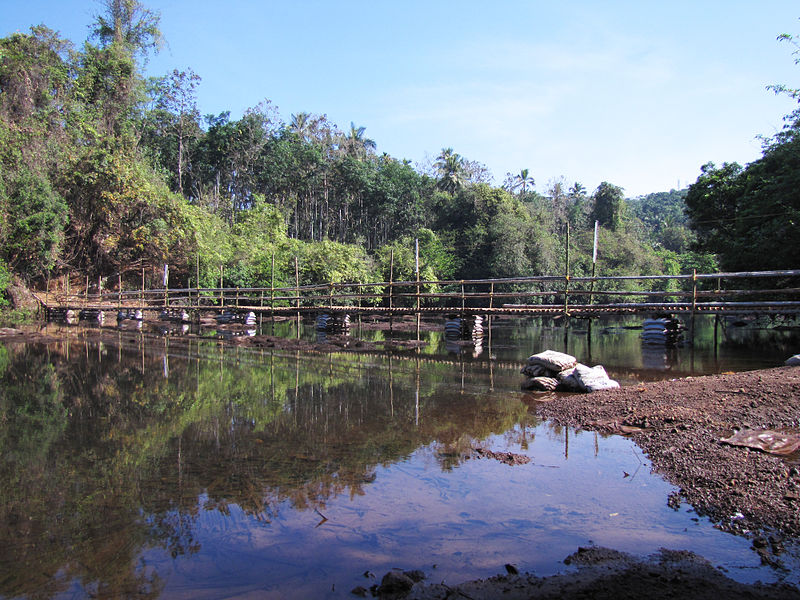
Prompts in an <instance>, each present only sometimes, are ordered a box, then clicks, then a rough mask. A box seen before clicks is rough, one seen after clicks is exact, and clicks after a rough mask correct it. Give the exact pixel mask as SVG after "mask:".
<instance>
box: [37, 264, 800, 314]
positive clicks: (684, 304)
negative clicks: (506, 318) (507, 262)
mask: <svg viewBox="0 0 800 600" xmlns="http://www.w3.org/2000/svg"><path fill="white" fill-rule="evenodd" d="M798 283H800V270H785V271H758V272H746V273H742V272H738V273H708V274H699V273H693V274H691V275H638V276H617V277H570V276H538V277H516V278H506V279H474V280H463V281H419V280H417V281H388V282H376V283H329V284H320V285H303V286H301V285H299V281H298V280H296V282H295V285H294V286H292V287H274V286H271V287H252V288H231V287H219V288H190V287H186V288H159V289H145V287H144V286H142V287H140V288H139V289H130V290H126V289H123V285H122V282H121V280H120V282H119V284H118V286H117V289H116V290H112V291H103V290H102V289H101V290H99V291H98V292H97V293H93V294H90V293H89V291H88V285H87V287H86V289H84V290H83V292H82V293H71V292H70V291H69V290H66V291H65V290H60V291H58V292H53V291H51V290H49V289H48V290H47V291H46V292H44V293H40V294H37V298H38V299H39V301H40V303H41V305H42V307H43V308H44V309H45V312H46V313H47V315H48V317H49V318H52V317H53V316H56V315H59V314H60V315H62V316H63V315H65V314H67V313H68V312H69V311H75V312H76V313H77V312H80V311H84V312H85V313H92V312H93V313H94V314H97V313H98V312H103V311H125V313H126V315H130V314H131V311H134V312H135V311H138V310H141V311H143V312H144V313H145V318H148V314H150V315H152V314H156V315H158V316H161V317H162V318H165V319H167V320H194V319H199V318H200V314H201V313H216V314H219V313H221V312H223V311H227V312H228V313H233V314H236V313H249V312H253V313H255V314H259V315H262V316H268V315H273V316H280V315H299V314H301V313H317V312H321V311H325V312H328V313H351V314H374V315H386V316H395V315H398V316H399V315H421V314H448V313H455V314H461V315H487V316H488V315H516V316H544V315H549V316H565V315H566V316H577V317H592V316H600V315H610V314H617V315H619V314H642V313H645V314H650V313H670V314H687V315H694V314H732V315H733V314H787V315H797V314H800V287H798Z"/></svg>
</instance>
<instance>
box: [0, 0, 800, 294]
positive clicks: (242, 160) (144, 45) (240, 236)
mask: <svg viewBox="0 0 800 600" xmlns="http://www.w3.org/2000/svg"><path fill="white" fill-rule="evenodd" d="M91 31H92V35H91V37H90V39H89V40H87V41H85V42H84V43H83V45H82V46H80V47H76V46H75V45H74V44H73V43H72V42H70V41H69V40H65V39H63V38H61V37H60V36H59V34H58V33H56V32H54V31H52V30H50V29H48V28H47V27H46V26H44V25H39V26H35V27H32V28H31V29H30V31H29V32H28V33H14V34H12V35H10V36H8V37H6V38H2V39H0V166H1V167H2V168H1V170H0V285H5V284H6V283H4V282H7V281H8V280H9V277H10V275H11V274H14V275H16V276H18V277H20V278H22V279H23V280H25V281H26V282H28V283H29V284H31V285H41V284H42V283H43V282H44V281H45V280H49V279H54V280H58V279H59V278H61V279H63V278H64V277H65V276H67V275H70V274H80V278H81V279H82V278H83V277H84V276H87V277H91V279H92V281H96V280H97V279H98V278H100V279H102V278H108V280H109V285H110V286H111V285H113V284H115V283H116V280H117V277H118V275H119V276H120V277H121V278H122V279H123V281H125V280H129V281H138V280H139V279H140V277H141V272H142V270H144V271H145V272H146V273H147V275H148V277H149V278H152V279H155V277H156V274H157V273H160V272H161V270H162V268H163V264H164V263H169V265H170V276H171V280H172V281H173V283H186V284H191V285H197V284H198V283H199V284H200V285H209V286H210V285H217V284H219V278H220V273H222V274H223V277H224V284H225V285H230V286H235V285H240V286H256V285H269V284H270V282H271V281H273V280H274V282H275V285H281V284H288V283H289V282H290V281H293V279H294V273H295V271H294V268H295V267H294V264H295V258H297V261H298V264H299V265H300V267H299V268H300V272H301V276H302V281H303V283H312V282H314V283H317V282H336V281H380V280H385V279H387V278H388V275H389V260H390V258H389V257H390V256H396V257H397V261H398V263H397V268H398V269H400V272H401V273H402V270H403V269H406V270H407V269H408V268H409V265H408V264H404V263H403V258H402V257H403V256H405V257H406V258H405V260H406V263H407V262H408V256H410V254H409V253H410V252H412V251H413V246H414V240H419V241H420V248H421V252H420V258H421V269H423V270H424V272H425V278H430V279H435V278H439V279H446V278H465V279H466V278H477V277H488V276H493V277H502V276H520V275H535V274H555V273H559V272H563V264H564V255H565V243H566V240H567V229H568V228H569V230H570V231H571V237H570V238H569V239H570V253H571V257H572V258H571V266H570V269H571V272H572V273H573V274H575V275H582V274H588V273H590V271H591V254H592V242H593V229H594V222H595V221H597V222H598V223H599V225H600V228H601V235H600V263H599V265H598V269H599V271H598V274H605V275H611V274H657V273H668V274H675V273H678V272H687V271H691V269H692V268H698V267H703V268H706V269H713V268H714V267H715V266H716V262H715V261H716V258H715V257H719V261H720V263H721V264H722V265H724V266H725V267H726V268H748V269H754V268H788V267H791V266H794V264H793V263H794V262H796V261H793V257H792V255H791V254H792V248H794V247H797V246H798V241H800V240H798V218H800V200H798V198H799V197H800V196H799V194H800V192H799V191H798V190H800V186H798V185H797V184H798V183H800V182H798V177H800V176H798V173H800V169H798V166H800V165H798V161H800V138H799V137H798V131H799V130H800V129H799V128H800V125H799V124H798V123H800V120H799V119H798V117H797V115H795V116H794V118H793V119H792V120H790V121H789V124H788V125H787V128H786V130H785V131H784V132H783V133H781V134H779V135H778V136H776V137H775V138H773V139H771V140H768V141H767V143H765V148H764V156H763V157H762V158H761V159H759V160H758V161H756V162H754V163H753V164H751V165H748V166H747V167H744V168H743V167H740V166H739V165H736V164H727V163H726V164H724V165H723V166H722V167H719V168H717V167H716V166H714V165H713V164H711V163H709V164H708V165H706V166H704V167H703V172H702V174H701V176H700V177H699V178H698V180H697V182H696V183H695V184H693V185H692V186H690V188H689V189H688V191H687V190H680V191H676V190H672V191H670V192H662V193H656V194H651V195H648V196H644V197H639V198H626V197H625V196H624V190H623V189H622V188H620V187H619V186H616V185H614V184H612V183H610V182H603V183H601V184H600V186H598V188H597V189H596V190H594V191H593V192H590V191H589V190H587V189H586V188H585V187H584V186H583V185H582V184H581V183H580V182H567V181H565V180H564V179H563V178H560V177H554V178H552V179H550V180H549V181H548V183H547V184H546V185H545V186H543V187H544V188H545V189H546V191H545V193H543V194H540V193H538V192H537V191H536V190H535V187H534V184H535V181H534V178H533V174H532V172H531V171H529V169H527V168H525V169H521V170H520V171H519V173H518V174H512V173H509V174H507V175H506V178H505V181H504V182H503V184H502V185H500V186H494V185H493V184H492V177H491V175H490V174H489V173H488V171H487V169H486V168H485V167H484V166H483V165H482V164H481V163H480V162H478V161H476V160H471V159H468V158H466V157H463V156H461V155H459V154H458V153H457V152H456V151H455V150H454V149H452V148H449V147H445V148H443V149H442V151H441V153H440V154H439V155H438V156H437V157H436V159H435V162H434V163H433V164H432V165H431V166H430V167H429V168H427V169H425V168H419V167H415V166H414V165H412V164H411V163H410V162H409V161H407V160H403V159H399V158H395V157H392V156H389V155H388V154H385V153H383V154H378V153H377V152H376V147H377V145H376V142H375V141H374V140H372V139H370V138H369V137H368V134H367V131H366V128H365V127H364V126H360V125H357V124H356V122H351V123H350V124H349V127H347V128H344V129H340V128H339V127H337V125H336V124H334V123H331V122H330V121H329V120H328V119H327V117H326V116H325V115H317V114H310V113H307V112H297V113H294V114H292V115H290V117H289V118H288V119H283V118H282V117H281V115H280V114H279V112H278V110H277V108H276V107H274V106H273V105H272V104H271V103H270V102H269V101H264V102H261V103H260V104H257V105H255V106H253V107H252V108H250V109H248V110H247V111H245V113H244V114H243V115H242V116H241V117H240V118H238V119H237V118H232V117H231V113H230V112H222V113H220V114H215V115H212V114H207V115H202V114H201V113H200V109H199V107H198V104H197V90H198V86H200V85H201V84H202V82H201V78H200V76H199V75H198V74H196V73H195V72H194V71H193V70H192V69H190V68H186V69H182V70H181V69H174V70H173V71H171V72H169V73H166V74H164V75H163V76H161V77H155V78H153V77H151V78H147V77H145V75H144V69H143V61H144V59H145V58H146V56H147V55H148V53H150V52H153V51H156V50H157V49H158V48H159V47H160V45H161V43H162V42H163V40H162V36H161V32H160V31H159V21H158V15H157V14H155V13H153V12H151V11H150V10H148V9H147V8H146V7H145V6H144V5H143V4H142V3H140V2H139V1H138V0H105V1H104V2H103V11H102V13H101V14H100V15H98V17H97V18H96V21H95V23H93V25H92V27H91ZM782 91H783V92H784V93H792V91H791V90H788V91H787V90H786V89H785V88H784V89H783V90H782ZM795 93H796V92H795ZM762 217H763V218H762ZM748 249H750V251H748ZM273 257H274V264H275V267H274V272H273ZM198 265H199V269H198ZM198 272H199V275H200V277H199V282H198V281H197V275H196V273H198ZM405 276H408V274H406V275H405ZM273 278H274V279H273Z"/></svg>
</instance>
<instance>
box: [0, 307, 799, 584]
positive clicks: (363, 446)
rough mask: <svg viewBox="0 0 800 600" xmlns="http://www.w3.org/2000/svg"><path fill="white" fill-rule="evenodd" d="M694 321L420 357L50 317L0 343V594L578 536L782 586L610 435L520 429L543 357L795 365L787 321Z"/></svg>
mask: <svg viewBox="0 0 800 600" xmlns="http://www.w3.org/2000/svg"><path fill="white" fill-rule="evenodd" d="M700 321H701V322H699V323H697V327H696V331H695V334H694V344H692V345H684V346H681V347H678V348H673V349H670V350H666V349H664V348H650V347H646V346H643V345H642V343H641V340H640V339H639V332H638V331H637V330H635V329H630V328H629V327H633V326H635V325H636V322H635V321H632V320H615V321H595V322H593V323H592V326H591V331H589V327H588V326H587V324H586V323H584V322H573V323H571V324H570V325H569V327H568V328H564V327H563V326H560V324H559V323H557V322H552V321H548V320H544V321H542V320H495V321H494V322H493V323H492V324H491V339H489V337H490V336H489V331H488V329H489V327H488V323H486V324H484V332H483V333H484V335H483V338H482V339H481V340H479V341H480V343H478V344H475V343H473V341H472V336H471V335H466V336H465V337H466V338H467V339H466V340H462V341H461V342H459V343H455V342H454V340H452V339H447V338H446V337H445V335H444V332H443V329H437V330H434V331H423V332H422V333H421V338H422V339H423V340H424V341H426V342H427V345H426V346H424V347H423V348H422V349H421V350H420V351H419V352H417V351H409V350H405V351H399V352H394V353H386V352H380V353H347V352H341V353H334V354H318V353H313V352H311V353H300V352H296V351H281V350H268V349H258V350H256V349H252V348H247V347H242V346H232V345H228V344H226V343H218V341H217V340H216V339H214V336H213V335H210V334H209V335H208V336H207V337H186V336H179V335H167V336H161V335H157V334H155V333H150V332H147V331H135V330H134V331H117V330H114V329H112V328H106V329H105V331H104V333H103V335H100V333H99V331H98V330H97V329H91V328H82V327H66V328H61V327H57V326H52V325H50V326H48V327H47V328H46V330H45V333H48V334H50V335H53V336H56V337H57V338H58V339H59V341H58V342H51V343H47V344H18V343H14V344H12V343H8V344H5V345H2V346H0V382H1V384H2V404H0V456H1V457H2V459H1V461H2V462H1V463H0V500H2V501H1V502H0V532H2V533H0V535H1V536H2V539H0V548H1V549H2V550H0V596H2V597H4V598H14V597H36V598H49V597H52V598H80V597H86V596H101V597H129V596H131V597H159V596H163V597H170V598H220V597H241V598H249V597H253V598H256V597H258V598H263V597H274V598H292V597H296V598H309V597H314V598H350V597H352V595H351V594H350V590H351V589H353V588H354V587H356V586H359V585H360V586H363V587H366V588H369V587H370V586H371V585H373V584H374V583H378V582H379V580H380V577H381V576H382V575H383V573H385V572H386V571H387V570H389V569H390V568H393V567H399V568H403V569H420V570H422V571H423V572H424V573H425V574H426V576H427V578H428V580H429V581H432V582H441V581H444V582H447V583H457V582H459V581H462V580H465V579H472V578H477V577H486V576H490V575H493V574H496V573H499V572H502V571H503V566H504V565H505V564H506V563H511V564H514V565H516V566H517V568H518V569H519V570H520V571H529V572H534V573H536V574H537V575H548V574H553V573H557V572H563V571H565V570H568V569H569V568H568V567H566V566H565V565H564V564H563V559H564V558H565V557H566V556H567V555H568V554H570V553H572V552H574V551H575V550H576V549H577V548H578V547H579V546H585V545H589V544H598V545H603V546H609V547H612V548H615V549H617V550H622V551H627V552H632V553H634V554H636V555H647V554H650V553H653V552H655V551H657V550H658V549H659V548H661V547H667V548H673V549H688V550H692V551H695V552H697V553H699V554H701V555H703V556H704V557H706V558H707V559H709V560H710V561H712V563H713V564H715V565H717V566H720V567H721V568H724V569H726V571H727V573H728V575H730V576H731V577H734V578H736V579H739V580H742V581H753V580H758V579H760V580H762V581H774V580H779V579H781V580H786V581H794V582H796V581H797V575H796V574H794V575H792V574H791V573H787V572H781V571H773V570H769V569H767V568H765V567H762V566H761V565H760V561H759V558H758V556H757V555H756V554H755V553H754V552H753V551H752V549H751V547H750V541H749V540H747V539H744V538H740V537H735V536H732V535H730V534H726V533H723V532H720V531H719V530H717V529H715V528H714V527H713V525H712V524H711V523H709V522H708V521H707V520H706V519H704V518H700V517H698V516H697V515H695V514H694V513H693V512H692V510H691V508H690V507H688V506H685V505H684V506H682V507H681V508H680V509H679V510H673V509H671V508H668V506H667V502H666V501H667V496H668V495H669V493H670V492H672V491H674V488H673V486H671V485H670V484H669V483H668V482H666V481H664V480H663V479H661V478H660V477H658V476H655V475H653V474H651V473H650V466H649V462H648V460H647V458H646V457H645V456H643V455H642V453H641V451H640V450H639V449H638V448H637V447H636V446H635V445H634V444H632V443H631V442H630V441H629V440H627V439H625V438H621V437H617V436H602V435H598V434H595V433H592V432H578V431H573V430H569V429H566V428H561V427H557V426H554V425H552V424H550V423H547V422H542V421H541V420H540V419H539V418H538V417H537V405H538V403H539V401H540V400H542V399H550V398H549V397H543V396H537V395H535V394H530V393H523V392H521V391H520V383H521V378H522V376H521V375H520V374H519V368H520V367H521V366H522V364H523V363H524V361H525V359H526V358H527V356H528V355H529V354H530V353H532V352H538V351H540V350H543V349H547V348H551V349H554V350H560V351H564V350H566V351H568V352H570V353H571V354H573V355H575V356H577V357H578V359H579V360H580V361H581V362H585V363H587V364H603V365H605V366H606V368H607V370H608V371H609V373H610V374H611V375H612V377H616V378H618V379H620V380H621V381H622V382H623V383H631V382H633V381H643V380H652V379H662V378H667V377H675V376H681V375H686V374H702V373H708V372H722V371H729V370H740V369H747V368H758V367H768V366H777V365H779V364H781V363H782V362H783V360H785V358H786V357H788V356H789V355H791V354H794V353H796V352H797V333H796V330H791V329H788V330H783V329H776V328H775V327H774V324H770V323H749V324H748V325H747V326H744V327H738V326H734V325H733V324H731V323H728V324H726V325H725V327H723V326H722V325H721V324H719V323H717V324H716V333H715V325H714V321H713V319H706V320H702V319H700ZM739 325H741V324H739ZM264 328H265V329H266V328H269V330H270V331H271V332H273V333H279V334H282V335H286V336H298V335H299V336H300V337H302V338H307V339H316V338H318V337H319V336H320V335H323V336H324V334H321V332H318V331H316V329H315V328H314V326H313V323H311V324H305V325H301V327H300V331H299V332H298V330H297V324H296V323H291V322H287V323H278V324H276V325H274V326H272V325H267V324H264ZM292 328H294V329H292ZM354 329H355V326H354V327H353V328H352V329H351V335H355V331H354ZM361 337H362V338H363V339H369V340H371V341H372V342H373V343H376V344H377V343H380V342H381V341H386V340H387V338H396V339H401V340H402V339H408V338H415V337H416V334H415V332H401V333H397V332H396V331H394V330H393V331H392V332H391V333H390V332H388V331H385V330H374V329H368V328H367V327H366V324H364V330H362V331H361ZM587 398H588V397H587ZM476 448H485V449H490V450H494V451H509V452H513V453H516V454H521V455H525V456H527V457H529V458H530V459H531V460H530V462H529V463H527V464H521V465H515V466H509V465H507V464H503V463H502V462H500V461H498V460H494V459H488V458H478V457H477V456H476V454H475V452H474V449H476Z"/></svg>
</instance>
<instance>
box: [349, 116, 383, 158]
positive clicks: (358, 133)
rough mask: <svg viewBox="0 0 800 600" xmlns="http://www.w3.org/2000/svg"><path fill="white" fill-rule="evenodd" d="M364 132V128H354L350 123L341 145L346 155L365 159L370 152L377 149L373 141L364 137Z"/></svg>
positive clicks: (353, 124)
mask: <svg viewBox="0 0 800 600" xmlns="http://www.w3.org/2000/svg"><path fill="white" fill-rule="evenodd" d="M366 130H367V128H366V127H356V125H355V123H353V122H352V121H350V132H349V133H348V134H347V135H346V136H345V137H344V142H343V144H342V146H343V148H344V151H345V153H346V154H348V155H350V156H353V157H355V158H358V159H361V158H364V157H366V156H367V154H369V152H370V150H375V148H377V144H376V143H375V140H371V139H369V138H365V137H364V132H365V131H366Z"/></svg>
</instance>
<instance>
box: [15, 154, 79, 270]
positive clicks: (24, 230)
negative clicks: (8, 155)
mask: <svg viewBox="0 0 800 600" xmlns="http://www.w3.org/2000/svg"><path fill="white" fill-rule="evenodd" d="M9 188H10V189H9V193H8V205H7V206H6V207H3V208H4V209H5V210H4V211H3V212H4V213H6V214H7V215H8V226H7V232H6V234H5V236H4V238H5V239H4V240H3V242H4V243H3V246H4V248H5V252H4V254H5V257H4V258H5V261H6V262H7V263H8V265H9V266H10V267H11V268H12V269H13V270H15V271H16V272H19V273H23V274H26V275H29V276H38V277H43V276H44V274H45V273H47V272H49V271H50V270H51V269H52V268H53V266H54V264H55V262H56V259H57V258H58V256H59V253H60V251H61V247H62V244H63V242H64V227H65V226H66V224H67V220H68V219H67V205H66V203H65V202H64V199H63V198H62V197H61V196H60V195H59V194H58V193H57V192H56V191H55V190H53V188H52V187H51V185H50V181H49V180H48V179H47V178H46V177H44V176H43V175H41V174H37V173H35V172H32V171H31V170H29V169H28V168H23V169H22V170H20V171H19V172H18V173H16V176H15V177H14V179H13V181H12V182H11V185H10V186H9ZM0 197H1V195H0Z"/></svg>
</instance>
